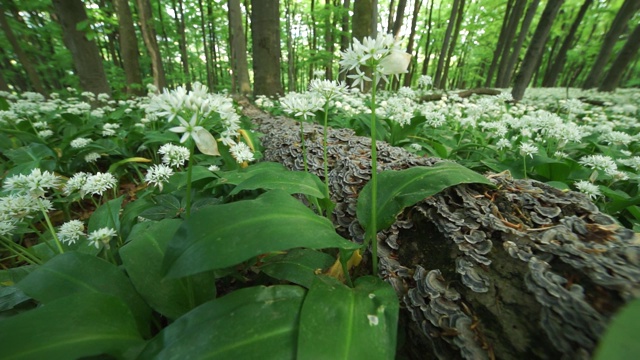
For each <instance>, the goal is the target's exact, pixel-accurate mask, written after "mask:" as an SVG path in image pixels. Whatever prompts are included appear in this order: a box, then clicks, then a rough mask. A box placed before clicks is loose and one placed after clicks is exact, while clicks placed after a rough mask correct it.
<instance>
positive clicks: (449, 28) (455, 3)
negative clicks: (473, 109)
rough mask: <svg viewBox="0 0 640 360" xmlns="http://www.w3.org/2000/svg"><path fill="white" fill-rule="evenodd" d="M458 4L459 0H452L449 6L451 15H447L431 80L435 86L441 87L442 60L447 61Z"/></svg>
mask: <svg viewBox="0 0 640 360" xmlns="http://www.w3.org/2000/svg"><path fill="white" fill-rule="evenodd" d="M459 6H460V0H453V5H452V8H451V15H450V16H449V23H448V24H447V30H446V31H445V33H444V40H443V41H442V49H441V50H440V57H439V59H438V67H437V68H436V76H435V79H434V81H433V86H434V87H435V88H438V89H441V88H442V70H443V69H444V62H445V61H449V59H448V57H447V55H448V50H449V43H450V42H451V32H452V31H453V27H454V26H455V22H456V15H457V14H458V7H459Z"/></svg>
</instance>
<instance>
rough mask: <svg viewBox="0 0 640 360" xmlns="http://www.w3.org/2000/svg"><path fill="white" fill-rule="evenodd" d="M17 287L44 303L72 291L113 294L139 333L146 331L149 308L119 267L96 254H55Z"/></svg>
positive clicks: (68, 294) (69, 293)
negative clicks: (122, 304)
mask: <svg viewBox="0 0 640 360" xmlns="http://www.w3.org/2000/svg"><path fill="white" fill-rule="evenodd" d="M16 286H18V287H19V288H20V289H21V290H22V291H24V292H25V294H27V295H29V296H31V297H32V298H34V299H36V300H38V301H39V302H41V303H43V304H45V305H46V304H48V303H50V302H52V301H55V300H57V299H60V298H64V297H67V296H70V295H72V294H84V293H99V294H102V295H111V296H115V297H117V298H119V299H120V300H122V301H123V302H124V303H125V304H127V306H128V307H129V309H131V312H132V314H133V315H134V317H135V318H136V320H137V322H138V328H139V329H140V330H141V332H142V333H143V334H144V333H146V332H148V329H149V316H150V313H151V311H150V309H149V307H148V306H147V304H145V302H144V301H143V300H142V298H141V297H140V295H138V293H137V292H136V290H135V289H134V287H133V285H132V284H131V282H130V281H129V279H128V278H127V277H126V276H125V274H124V273H123V272H122V271H121V270H120V269H118V268H117V267H116V266H115V265H113V264H111V263H108V262H106V261H104V260H102V259H99V258H97V257H95V256H91V255H87V254H82V253H78V252H67V253H64V254H61V255H58V256H56V257H54V258H53V259H51V260H49V261H48V262H47V263H45V264H44V265H42V266H40V267H39V268H37V269H36V270H34V271H33V272H32V273H31V274H29V275H27V277H25V278H24V279H22V280H21V281H20V282H19V283H18V284H17V285H16Z"/></svg>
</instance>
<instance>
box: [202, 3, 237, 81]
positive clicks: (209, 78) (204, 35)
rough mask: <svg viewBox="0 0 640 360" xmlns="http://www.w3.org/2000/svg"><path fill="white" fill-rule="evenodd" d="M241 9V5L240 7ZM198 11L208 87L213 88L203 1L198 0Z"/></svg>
mask: <svg viewBox="0 0 640 360" xmlns="http://www.w3.org/2000/svg"><path fill="white" fill-rule="evenodd" d="M238 7H239V5H238ZM198 10H200V29H201V30H202V51H203V52H204V59H205V67H206V69H207V87H209V89H211V88H213V75H212V69H211V68H212V67H213V64H212V62H211V54H210V53H209V45H207V42H208V39H207V25H206V22H205V15H204V6H202V0H198Z"/></svg>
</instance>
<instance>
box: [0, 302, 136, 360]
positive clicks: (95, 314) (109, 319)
mask: <svg viewBox="0 0 640 360" xmlns="http://www.w3.org/2000/svg"><path fill="white" fill-rule="evenodd" d="M0 333H1V334H2V336H0V351H1V352H2V358H3V359H7V360H8V359H12V360H18V359H24V360H31V359H78V358H82V357H86V356H91V355H101V354H111V355H113V356H117V355H120V354H122V353H124V352H125V351H126V350H128V349H129V348H131V347H133V346H135V345H138V344H140V343H142V338H141V336H140V334H139V333H138V331H137V330H136V323H135V321H134V320H133V317H132V316H131V312H130V311H129V309H128V308H127V306H126V305H125V304H124V303H123V302H122V301H121V300H120V299H118V298H116V297H113V296H108V295H105V294H96V293H82V294H74V295H72V296H68V297H64V298H59V299H57V300H55V301H51V302H50V303H48V304H47V305H45V306H42V307H39V308H37V309H34V310H31V311H27V312H25V313H22V314H19V315H16V316H13V317H10V318H7V319H3V320H0Z"/></svg>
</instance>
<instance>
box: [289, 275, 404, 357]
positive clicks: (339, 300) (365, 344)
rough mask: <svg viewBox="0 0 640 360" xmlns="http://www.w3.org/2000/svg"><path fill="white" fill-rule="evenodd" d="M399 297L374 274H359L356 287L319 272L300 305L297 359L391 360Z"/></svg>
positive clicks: (395, 333)
mask: <svg viewBox="0 0 640 360" xmlns="http://www.w3.org/2000/svg"><path fill="white" fill-rule="evenodd" d="M398 309H399V305H398V298H397V296H396V293H395V291H394V290H393V288H392V287H391V286H390V285H389V284H387V283H385V282H384V281H382V280H381V279H379V278H377V277H375V276H364V277H360V278H358V279H357V280H356V282H355V288H349V287H347V286H346V285H344V284H342V283H340V282H339V281H337V280H335V279H334V278H331V277H327V276H319V277H317V278H316V280H315V281H314V282H313V285H312V286H311V289H309V293H308V294H307V297H306V298H305V301H304V304H303V305H302V313H301V315H300V333H299V335H298V356H297V358H298V359H349V360H357V359H367V360H371V359H393V358H394V356H395V353H396V335H397V332H396V331H397V327H398V311H399V310H398Z"/></svg>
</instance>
